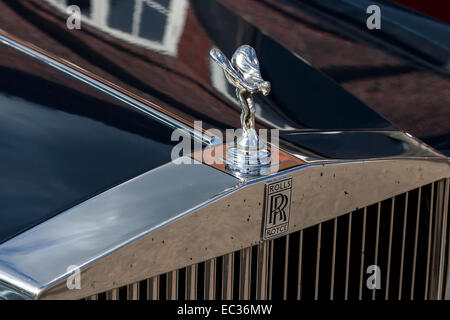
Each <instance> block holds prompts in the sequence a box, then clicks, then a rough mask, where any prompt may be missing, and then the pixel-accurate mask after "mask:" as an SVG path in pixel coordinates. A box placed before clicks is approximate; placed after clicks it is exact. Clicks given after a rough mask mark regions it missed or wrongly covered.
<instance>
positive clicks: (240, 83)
mask: <svg viewBox="0 0 450 320" xmlns="http://www.w3.org/2000/svg"><path fill="white" fill-rule="evenodd" d="M209 55H210V56H211V58H212V59H213V60H214V61H215V62H216V63H217V64H218V65H219V66H221V67H222V69H223V70H224V72H225V74H226V76H227V79H228V81H230V82H231V84H233V85H234V86H236V87H241V88H244V89H246V90H248V91H250V92H253V91H255V90H256V89H258V87H257V86H255V85H254V84H253V83H249V82H248V81H247V80H246V79H245V78H244V77H243V76H242V74H240V73H239V72H238V71H236V70H235V69H234V68H233V66H232V65H231V63H230V61H229V60H228V58H227V57H226V56H225V55H224V54H223V53H222V51H220V50H219V49H216V48H213V49H211V51H210V52H209Z"/></svg>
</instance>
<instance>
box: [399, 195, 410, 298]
mask: <svg viewBox="0 0 450 320" xmlns="http://www.w3.org/2000/svg"><path fill="white" fill-rule="evenodd" d="M408 198H409V193H408V192H407V193H406V196H405V210H404V213H403V215H404V216H403V232H402V253H401V258H400V277H399V284H398V300H402V287H403V265H404V260H405V246H406V225H407V222H408Z"/></svg>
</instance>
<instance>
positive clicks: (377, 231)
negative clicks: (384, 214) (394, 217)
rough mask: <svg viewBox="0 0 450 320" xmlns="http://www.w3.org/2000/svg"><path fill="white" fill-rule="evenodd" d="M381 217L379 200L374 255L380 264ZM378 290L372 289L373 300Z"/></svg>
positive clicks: (376, 262) (376, 263)
mask: <svg viewBox="0 0 450 320" xmlns="http://www.w3.org/2000/svg"><path fill="white" fill-rule="evenodd" d="M380 219H381V202H378V206H377V229H376V238H375V256H374V261H375V263H374V265H378V249H379V241H380ZM376 293H377V291H376V290H373V291H372V300H375V297H376Z"/></svg>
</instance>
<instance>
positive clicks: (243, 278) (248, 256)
mask: <svg viewBox="0 0 450 320" xmlns="http://www.w3.org/2000/svg"><path fill="white" fill-rule="evenodd" d="M240 255H241V256H240V275H239V299H241V300H248V299H249V298H250V280H251V272H252V269H251V260H252V248H246V249H242V250H241V251H240Z"/></svg>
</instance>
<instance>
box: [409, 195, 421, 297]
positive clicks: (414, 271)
mask: <svg viewBox="0 0 450 320" xmlns="http://www.w3.org/2000/svg"><path fill="white" fill-rule="evenodd" d="M421 198H422V188H419V194H418V197H417V212H416V225H415V233H414V256H413V271H412V274H411V295H410V300H413V299H414V285H415V280H416V261H417V245H418V240H419V221H420V211H421V210H420V205H421Z"/></svg>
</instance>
